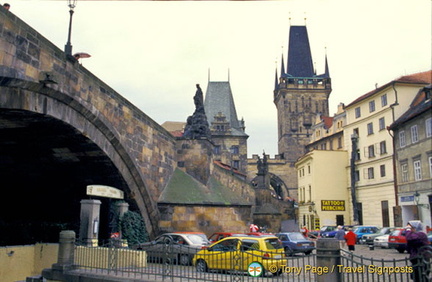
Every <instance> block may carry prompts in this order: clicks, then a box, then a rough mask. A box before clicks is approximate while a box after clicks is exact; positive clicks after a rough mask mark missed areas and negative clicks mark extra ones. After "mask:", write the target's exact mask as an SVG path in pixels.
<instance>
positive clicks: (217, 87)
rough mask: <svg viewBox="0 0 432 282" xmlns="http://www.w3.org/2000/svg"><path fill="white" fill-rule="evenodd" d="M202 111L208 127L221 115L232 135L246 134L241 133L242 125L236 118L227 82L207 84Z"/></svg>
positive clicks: (210, 82)
mask: <svg viewBox="0 0 432 282" xmlns="http://www.w3.org/2000/svg"><path fill="white" fill-rule="evenodd" d="M204 110H205V113H206V116H207V120H208V122H209V124H210V126H211V123H212V122H214V121H215V116H217V115H219V113H222V114H223V115H225V117H226V120H227V121H228V122H229V124H230V127H231V129H232V134H233V135H246V133H244V132H243V129H242V124H241V123H240V122H239V120H238V118H237V112H236V108H235V105H234V99H233V95H232V92H231V86H230V83H229V81H209V82H208V86H207V92H206V95H205V101H204Z"/></svg>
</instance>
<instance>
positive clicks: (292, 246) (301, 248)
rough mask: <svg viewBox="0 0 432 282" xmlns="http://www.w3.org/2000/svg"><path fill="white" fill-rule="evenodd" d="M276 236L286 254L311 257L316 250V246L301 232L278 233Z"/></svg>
mask: <svg viewBox="0 0 432 282" xmlns="http://www.w3.org/2000/svg"><path fill="white" fill-rule="evenodd" d="M276 236H277V237H278V238H279V240H281V242H282V246H283V247H284V249H285V254H287V255H288V256H292V255H293V254H295V253H304V254H305V255H309V254H311V253H312V251H313V250H314V249H315V244H314V242H312V241H311V240H309V239H308V238H306V237H305V236H304V235H303V234H302V233H300V232H283V233H277V234H276Z"/></svg>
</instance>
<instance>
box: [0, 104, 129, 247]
mask: <svg viewBox="0 0 432 282" xmlns="http://www.w3.org/2000/svg"><path fill="white" fill-rule="evenodd" d="M0 156H1V159H0V179H1V182H2V186H3V187H4V188H3V189H2V199H3V201H2V204H1V205H0V214H1V215H2V216H1V219H0V226H1V227H0V228H1V230H2V233H3V235H2V236H1V238H2V239H1V240H0V245H11V244H12V245H16V244H29V243H33V242H56V241H57V240H58V232H59V231H60V230H61V229H66V228H67V229H73V230H75V231H76V232H77V234H78V228H79V216H80V200H81V199H87V198H89V196H87V195H85V188H86V186H87V185H90V184H104V185H108V186H112V187H117V188H119V189H121V190H125V191H127V190H128V187H127V184H126V182H125V180H124V179H123V177H122V176H121V174H120V173H119V171H118V169H117V168H116V167H115V165H114V164H113V163H112V161H111V160H110V159H109V158H108V156H107V155H106V154H105V153H104V152H103V151H102V150H101V149H100V148H99V147H98V146H97V145H96V144H95V143H94V142H92V141H91V140H89V139H88V138H87V137H85V136H84V135H82V134H81V133H80V132H78V131H77V130H76V129H74V128H73V127H71V126H70V125H68V124H65V123H64V122H62V121H59V120H57V119H55V118H52V117H49V116H46V115H42V114H38V113H34V112H29V111H23V110H6V109H0ZM101 200H102V202H103V203H102V205H101V222H102V223H103V224H101V232H100V238H101V239H105V238H107V236H108V231H109V230H108V229H107V224H106V222H107V213H108V208H109V201H108V200H107V199H101Z"/></svg>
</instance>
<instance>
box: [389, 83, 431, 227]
mask: <svg viewBox="0 0 432 282" xmlns="http://www.w3.org/2000/svg"><path fill="white" fill-rule="evenodd" d="M431 98H432V97H431V86H430V85H429V86H427V87H424V88H423V89H421V90H420V91H419V92H418V94H417V96H416V97H415V98H414V100H413V102H412V103H411V105H410V107H409V109H408V110H407V111H406V112H405V113H404V114H403V115H402V116H401V117H400V118H399V119H397V120H396V121H395V122H394V123H393V124H392V125H391V126H390V129H391V130H392V131H393V136H394V147H395V166H396V174H397V175H396V180H397V193H398V195H397V199H398V202H399V206H400V208H401V216H402V223H406V222H408V221H409V220H421V221H422V222H423V223H424V224H425V225H428V226H432V210H431V205H432V111H431V110H432V99H431Z"/></svg>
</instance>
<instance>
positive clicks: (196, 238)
mask: <svg viewBox="0 0 432 282" xmlns="http://www.w3.org/2000/svg"><path fill="white" fill-rule="evenodd" d="M186 236H187V237H188V239H189V240H190V241H191V242H192V243H193V244H195V245H199V244H208V240H207V238H205V237H201V236H200V235H197V234H188V235H186Z"/></svg>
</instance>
